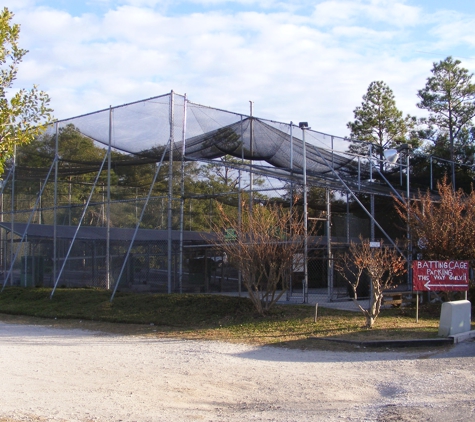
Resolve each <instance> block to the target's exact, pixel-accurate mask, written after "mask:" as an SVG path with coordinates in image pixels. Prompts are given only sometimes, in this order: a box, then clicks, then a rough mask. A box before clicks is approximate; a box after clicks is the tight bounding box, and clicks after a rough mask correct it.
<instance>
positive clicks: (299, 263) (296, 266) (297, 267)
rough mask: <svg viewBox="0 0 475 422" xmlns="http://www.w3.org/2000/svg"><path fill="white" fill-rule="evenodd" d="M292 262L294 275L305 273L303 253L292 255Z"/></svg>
mask: <svg viewBox="0 0 475 422" xmlns="http://www.w3.org/2000/svg"><path fill="white" fill-rule="evenodd" d="M293 261H294V262H293V270H294V272H295V273H303V272H304V271H305V267H304V257H303V253H296V254H294V259H293Z"/></svg>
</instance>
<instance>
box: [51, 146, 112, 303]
mask: <svg viewBox="0 0 475 422" xmlns="http://www.w3.org/2000/svg"><path fill="white" fill-rule="evenodd" d="M107 158H108V154H106V155H105V156H104V159H103V160H102V163H101V166H100V168H99V171H98V173H97V176H96V179H95V180H94V183H93V185H92V188H91V192H90V193H89V196H88V198H87V201H86V204H85V205H84V209H83V210H82V214H81V218H80V219H79V223H78V225H77V227H76V230H75V232H74V235H73V238H72V239H71V242H70V244H69V249H68V252H67V253H66V256H65V257H64V261H63V265H62V266H61V270H60V271H59V274H58V277H57V278H56V280H55V283H54V287H53V290H52V291H51V295H50V299H52V298H53V295H54V292H55V291H56V287H57V286H58V282H59V279H60V278H61V275H62V273H63V271H64V267H65V266H66V262H67V260H68V258H69V255H70V253H71V250H72V248H73V246H74V242H75V241H76V237H77V235H78V233H79V229H80V228H81V225H82V222H83V220H84V217H85V215H86V212H87V209H88V207H89V204H90V202H91V198H92V195H93V193H94V189H95V188H96V186H97V182H98V181H99V177H100V176H101V173H102V169H103V168H104V165H105V163H106V160H107Z"/></svg>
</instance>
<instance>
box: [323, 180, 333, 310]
mask: <svg viewBox="0 0 475 422" xmlns="http://www.w3.org/2000/svg"><path fill="white" fill-rule="evenodd" d="M325 194H326V195H325V196H326V198H325V199H326V203H327V251H328V262H327V286H328V300H330V301H331V299H332V296H333V252H332V220H331V202H330V189H326V191H325Z"/></svg>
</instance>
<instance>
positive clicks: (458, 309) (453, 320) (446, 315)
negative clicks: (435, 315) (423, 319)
mask: <svg viewBox="0 0 475 422" xmlns="http://www.w3.org/2000/svg"><path fill="white" fill-rule="evenodd" d="M471 307H472V304H471V303H470V301H468V300H457V301H455V302H445V303H443V304H442V309H441V310H440V322H439V336H441V337H449V336H452V335H454V334H460V333H466V332H468V331H470V320H471V317H472V315H471Z"/></svg>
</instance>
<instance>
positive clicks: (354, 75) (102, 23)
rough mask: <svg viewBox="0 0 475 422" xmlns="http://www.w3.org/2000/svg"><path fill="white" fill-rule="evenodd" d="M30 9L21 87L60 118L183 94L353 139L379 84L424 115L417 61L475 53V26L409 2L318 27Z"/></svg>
mask: <svg viewBox="0 0 475 422" xmlns="http://www.w3.org/2000/svg"><path fill="white" fill-rule="evenodd" d="M106 1H107V0H104V2H106ZM26 3H28V4H29V7H28V8H27V9H22V10H20V11H19V12H18V14H17V16H16V18H15V19H16V21H18V22H20V23H21V24H22V32H21V43H22V46H25V47H26V48H28V49H29V50H30V53H29V54H28V55H27V56H26V59H25V62H24V63H23V65H22V66H21V67H20V75H19V79H18V85H19V86H20V85H25V86H31V85H32V84H33V83H38V84H39V85H40V88H41V89H45V90H47V91H48V92H49V93H50V95H51V97H52V100H53V107H54V108H55V110H56V116H57V117H59V118H65V117H70V116H73V115H77V114H82V113H86V112H90V111H94V110H97V109H103V108H106V107H108V106H109V105H119V104H123V103H127V102H130V101H135V100H139V99H140V98H148V97H151V96H154V95H160V94H164V93H166V92H169V91H170V90H171V89H174V90H175V91H176V92H178V93H181V94H184V93H187V94H188V97H189V99H190V100H191V101H195V102H198V103H201V104H206V105H209V106H214V107H218V108H222V109H229V110H230V111H237V112H243V113H247V112H248V110H249V102H248V101H249V100H253V101H255V114H256V115H258V116H261V117H266V118H271V119H275V120H282V121H286V122H288V121H290V120H294V121H305V120H308V121H309V122H310V123H311V126H312V128H314V129H317V130H321V131H324V132H327V133H332V134H335V135H346V134H347V129H346V123H347V122H348V121H349V120H350V119H351V118H352V112H353V109H354V108H355V107H356V106H357V105H358V104H359V103H360V102H361V97H362V95H363V94H364V93H365V92H366V89H367V87H368V85H369V83H370V82H372V81H374V80H384V81H385V82H386V83H388V85H389V86H390V87H391V88H392V89H393V90H394V92H395V94H396V100H397V103H398V105H399V107H400V108H402V109H403V110H404V111H405V112H409V113H412V114H415V113H417V112H418V110H417V108H416V107H415V104H416V102H417V98H416V93H417V89H420V88H422V86H423V85H424V83H425V78H426V77H427V76H428V75H429V72H430V69H431V67H432V61H433V59H432V57H423V58H422V59H421V58H420V57H418V56H417V54H415V51H417V50H418V49H423V50H427V51H431V50H430V49H431V48H432V47H434V48H438V46H440V45H441V44H443V43H448V40H449V39H450V40H451V42H452V44H453V45H460V44H462V45H468V46H469V47H470V46H471V47H473V42H472V43H471V44H470V40H471V38H470V37H469V35H468V32H470V29H471V28H470V22H471V20H473V18H474V17H473V16H471V17H470V16H465V17H460V16H456V19H457V21H456V22H455V21H454V22H453V25H450V27H448V26H444V25H447V24H446V23H443V22H441V21H440V19H439V17H438V16H436V15H432V16H426V20H425V21H424V27H420V25H421V24H418V21H419V20H420V9H419V8H417V7H413V6H412V7H411V6H408V5H407V4H406V3H405V2H404V1H401V0H399V1H396V0H392V1H391V0H372V1H363V0H359V1H351V2H350V1H339V0H331V1H330V0H328V1H321V2H318V4H317V6H316V7H315V9H313V8H311V9H310V12H314V13H309V14H308V15H307V14H304V13H302V10H303V9H300V11H299V13H294V12H292V11H290V9H289V8H287V9H286V8H284V7H280V6H279V8H277V9H276V10H275V11H272V12H271V11H264V10H263V9H262V8H259V9H257V8H256V10H254V11H248V12H243V11H238V10H234V11H233V10H231V9H229V10H228V8H227V6H226V5H228V6H229V5H231V4H232V2H224V3H223V4H224V6H223V8H222V9H219V8H216V9H213V10H212V11H209V12H205V11H201V12H200V13H193V14H190V13H185V14H183V13H171V12H166V9H167V7H172V6H171V3H168V4H167V3H166V2H165V1H161V2H157V1H150V2H144V1H139V0H137V1H135V0H127V1H123V2H122V5H121V6H114V7H111V9H110V10H108V11H106V12H104V13H101V14H97V15H94V14H92V13H89V14H80V15H77V16H76V17H73V16H72V15H71V14H68V13H67V12H65V11H58V10H55V9H52V8H44V7H43V8H40V7H34V4H33V2H27V1H24V4H26ZM251 3H252V2H251V1H250V2H249V4H251ZM311 3H312V4H314V2H311ZM275 4H277V3H275ZM288 4H289V7H290V6H292V7H294V8H297V7H303V6H307V7H308V3H307V4H306V3H305V1H301V2H299V1H295V2H289V3H288ZM161 6H164V7H163V10H162V8H161ZM165 6H166V7H165ZM457 24H460V28H461V30H460V31H457ZM472 27H473V26H472ZM419 29H422V31H421V32H418V30H419ZM462 29H465V30H466V31H467V33H464V32H462ZM429 31H432V32H431V33H429ZM449 34H451V35H450V36H449ZM446 45H448V44H446ZM471 51H472V53H471V54H472V55H475V54H474V53H473V48H472V50H471ZM442 58H443V57H442ZM464 64H465V63H464Z"/></svg>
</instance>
